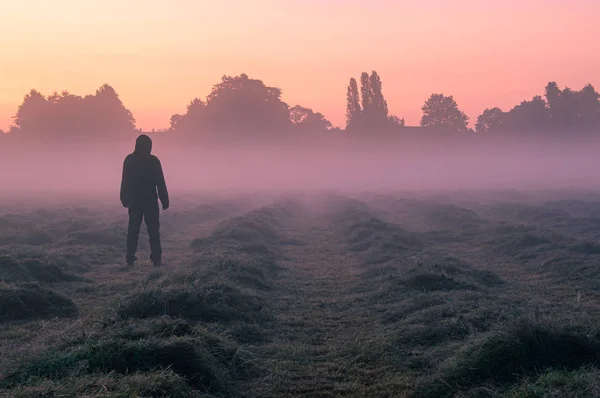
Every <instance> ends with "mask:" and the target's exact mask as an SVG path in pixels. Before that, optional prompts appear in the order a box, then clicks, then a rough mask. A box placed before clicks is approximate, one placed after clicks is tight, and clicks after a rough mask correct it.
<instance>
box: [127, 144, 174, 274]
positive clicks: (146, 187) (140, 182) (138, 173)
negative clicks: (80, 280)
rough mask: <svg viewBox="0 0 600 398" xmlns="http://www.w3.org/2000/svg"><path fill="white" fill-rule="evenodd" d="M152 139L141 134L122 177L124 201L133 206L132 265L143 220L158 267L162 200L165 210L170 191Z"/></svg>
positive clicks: (129, 239)
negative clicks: (159, 206) (154, 153)
mask: <svg viewBox="0 0 600 398" xmlns="http://www.w3.org/2000/svg"><path fill="white" fill-rule="evenodd" d="M151 151H152V140H151V139H150V137H148V136H147V135H140V136H139V137H138V138H137V140H136V141H135V150H134V151H133V153H131V154H129V155H127V157H126V158H125V161H124V162H123V177H122V180H121V203H122V204H123V206H124V207H127V208H128V209H129V226H128V229H127V256H126V261H127V264H128V265H133V263H134V262H135V260H137V258H136V257H135V253H136V251H137V246H138V239H139V234H140V228H141V226H142V219H143V220H144V221H145V222H146V228H147V229H148V237H149V238H150V250H151V254H150V260H152V263H153V264H154V265H155V266H160V265H162V248H161V244H160V234H159V208H158V199H159V198H160V201H161V203H162V208H163V210H167V209H168V208H169V194H168V192H167V185H166V184H165V177H164V175H163V170H162V166H161V164H160V160H158V158H157V157H156V156H154V155H151V154H150V152H151Z"/></svg>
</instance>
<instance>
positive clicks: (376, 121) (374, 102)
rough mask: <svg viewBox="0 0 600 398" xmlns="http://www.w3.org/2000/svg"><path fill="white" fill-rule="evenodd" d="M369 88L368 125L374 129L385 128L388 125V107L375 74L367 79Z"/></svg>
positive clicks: (379, 80)
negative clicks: (369, 107)
mask: <svg viewBox="0 0 600 398" xmlns="http://www.w3.org/2000/svg"><path fill="white" fill-rule="evenodd" d="M369 83H370V84H369V87H370V89H371V92H370V96H371V109H370V112H371V114H370V115H368V116H367V117H368V122H367V123H368V125H369V126H371V127H375V128H378V127H379V128H380V127H387V126H388V125H389V119H388V106H387V102H386V101H385V99H384V98H383V93H382V84H381V78H380V77H379V75H378V74H377V72H375V71H373V72H371V76H370V77H369Z"/></svg>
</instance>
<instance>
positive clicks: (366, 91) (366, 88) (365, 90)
mask: <svg viewBox="0 0 600 398" xmlns="http://www.w3.org/2000/svg"><path fill="white" fill-rule="evenodd" d="M371 93H372V91H371V78H370V77H369V74H368V73H367V72H363V73H362V74H361V75H360V97H361V101H362V116H361V119H362V120H361V125H363V126H364V125H366V124H367V120H369V119H370V115H371V113H372V105H373V98H372V94H371Z"/></svg>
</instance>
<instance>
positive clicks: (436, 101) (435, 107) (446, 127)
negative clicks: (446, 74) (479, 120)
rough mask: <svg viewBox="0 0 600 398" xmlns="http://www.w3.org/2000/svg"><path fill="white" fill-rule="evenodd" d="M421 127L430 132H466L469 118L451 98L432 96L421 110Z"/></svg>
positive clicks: (438, 95)
mask: <svg viewBox="0 0 600 398" xmlns="http://www.w3.org/2000/svg"><path fill="white" fill-rule="evenodd" d="M421 110H422V111H423V116H422V117H421V126H422V127H425V128H427V129H430V130H439V131H449V132H466V131H468V130H469V129H468V127H467V122H468V120H469V117H468V116H467V115H465V113H464V112H462V111H461V110H460V109H459V108H458V104H457V103H456V101H455V100H454V98H453V97H452V96H445V95H443V94H432V95H431V96H430V97H429V99H428V100H427V101H426V102H425V104H424V105H423V107H422V108H421Z"/></svg>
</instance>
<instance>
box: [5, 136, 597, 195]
mask: <svg viewBox="0 0 600 398" xmlns="http://www.w3.org/2000/svg"><path fill="white" fill-rule="evenodd" d="M165 134H166V133H163V135H160V134H159V135H157V136H156V137H153V141H154V146H153V154H155V155H156V156H158V157H159V159H160V160H161V162H162V165H163V169H164V173H165V177H166V180H167V186H168V188H169V190H170V192H171V193H172V194H173V195H176V194H177V193H180V194H188V193H205V194H206V193H238V194H239V193H244V192H259V191H264V192H281V191H306V192H309V191H323V190H327V191H339V192H359V191H402V190H469V189H477V190H486V189H513V188H515V189H556V188H595V187H596V186H598V184H599V183H600V176H599V175H598V174H599V173H598V172H597V170H598V166H599V165H600V164H599V162H598V160H597V159H598V157H597V156H596V152H597V149H596V148H597V146H598V142H596V141H591V140H569V141H568V142H567V141H556V140H554V141H547V142H540V140H519V141H515V140H503V141H499V140H497V139H495V138H493V137H491V138H490V137H484V138H480V137H473V136H471V137H467V138H460V139H458V138H457V137H456V136H455V137H450V138H448V137H445V138H443V139H438V138H437V137H430V138H429V139H423V138H422V137H420V138H418V139H416V138H414V137H413V138H414V139H410V137H409V138H407V137H403V138H402V139H399V138H397V137H395V138H394V139H383V138H382V139H374V137H372V138H373V139H370V138H369V137H368V136H366V137H365V136H362V137H360V138H356V137H354V138H352V137H350V138H348V137H346V138H344V139H341V138H339V137H338V138H335V139H327V140H325V139H314V138H311V139H307V140H303V141H295V142H285V143H283V142H270V143H268V144H267V143H262V144H261V143H259V142H254V143H253V144H247V143H245V144H236V145H234V144H232V143H229V144H226V143H222V142H221V143H219V144H214V143H212V144H209V143H202V142H195V143H189V144H188V143H185V142H182V141H176V140H173V139H172V137H168V136H167V135H165ZM134 139H135V137H134V138H133V139H132V140H131V142H118V143H112V142H111V143H108V142H88V143H71V144H62V143H61V144H41V143H36V144H27V145H25V144H22V145H13V146H11V147H10V148H7V147H4V148H2V151H1V156H2V158H1V161H0V166H1V171H0V173H1V174H0V176H1V177H0V181H2V194H3V195H12V194H27V195H32V194H43V195H66V196H73V195H89V196H92V197H107V198H110V197H113V198H114V200H115V201H118V195H119V185H120V179H121V167H122V164H123V159H124V158H125V156H126V155H127V154H128V153H130V152H131V151H132V150H133V146H134ZM265 142H268V141H265ZM174 203H175V202H174Z"/></svg>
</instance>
